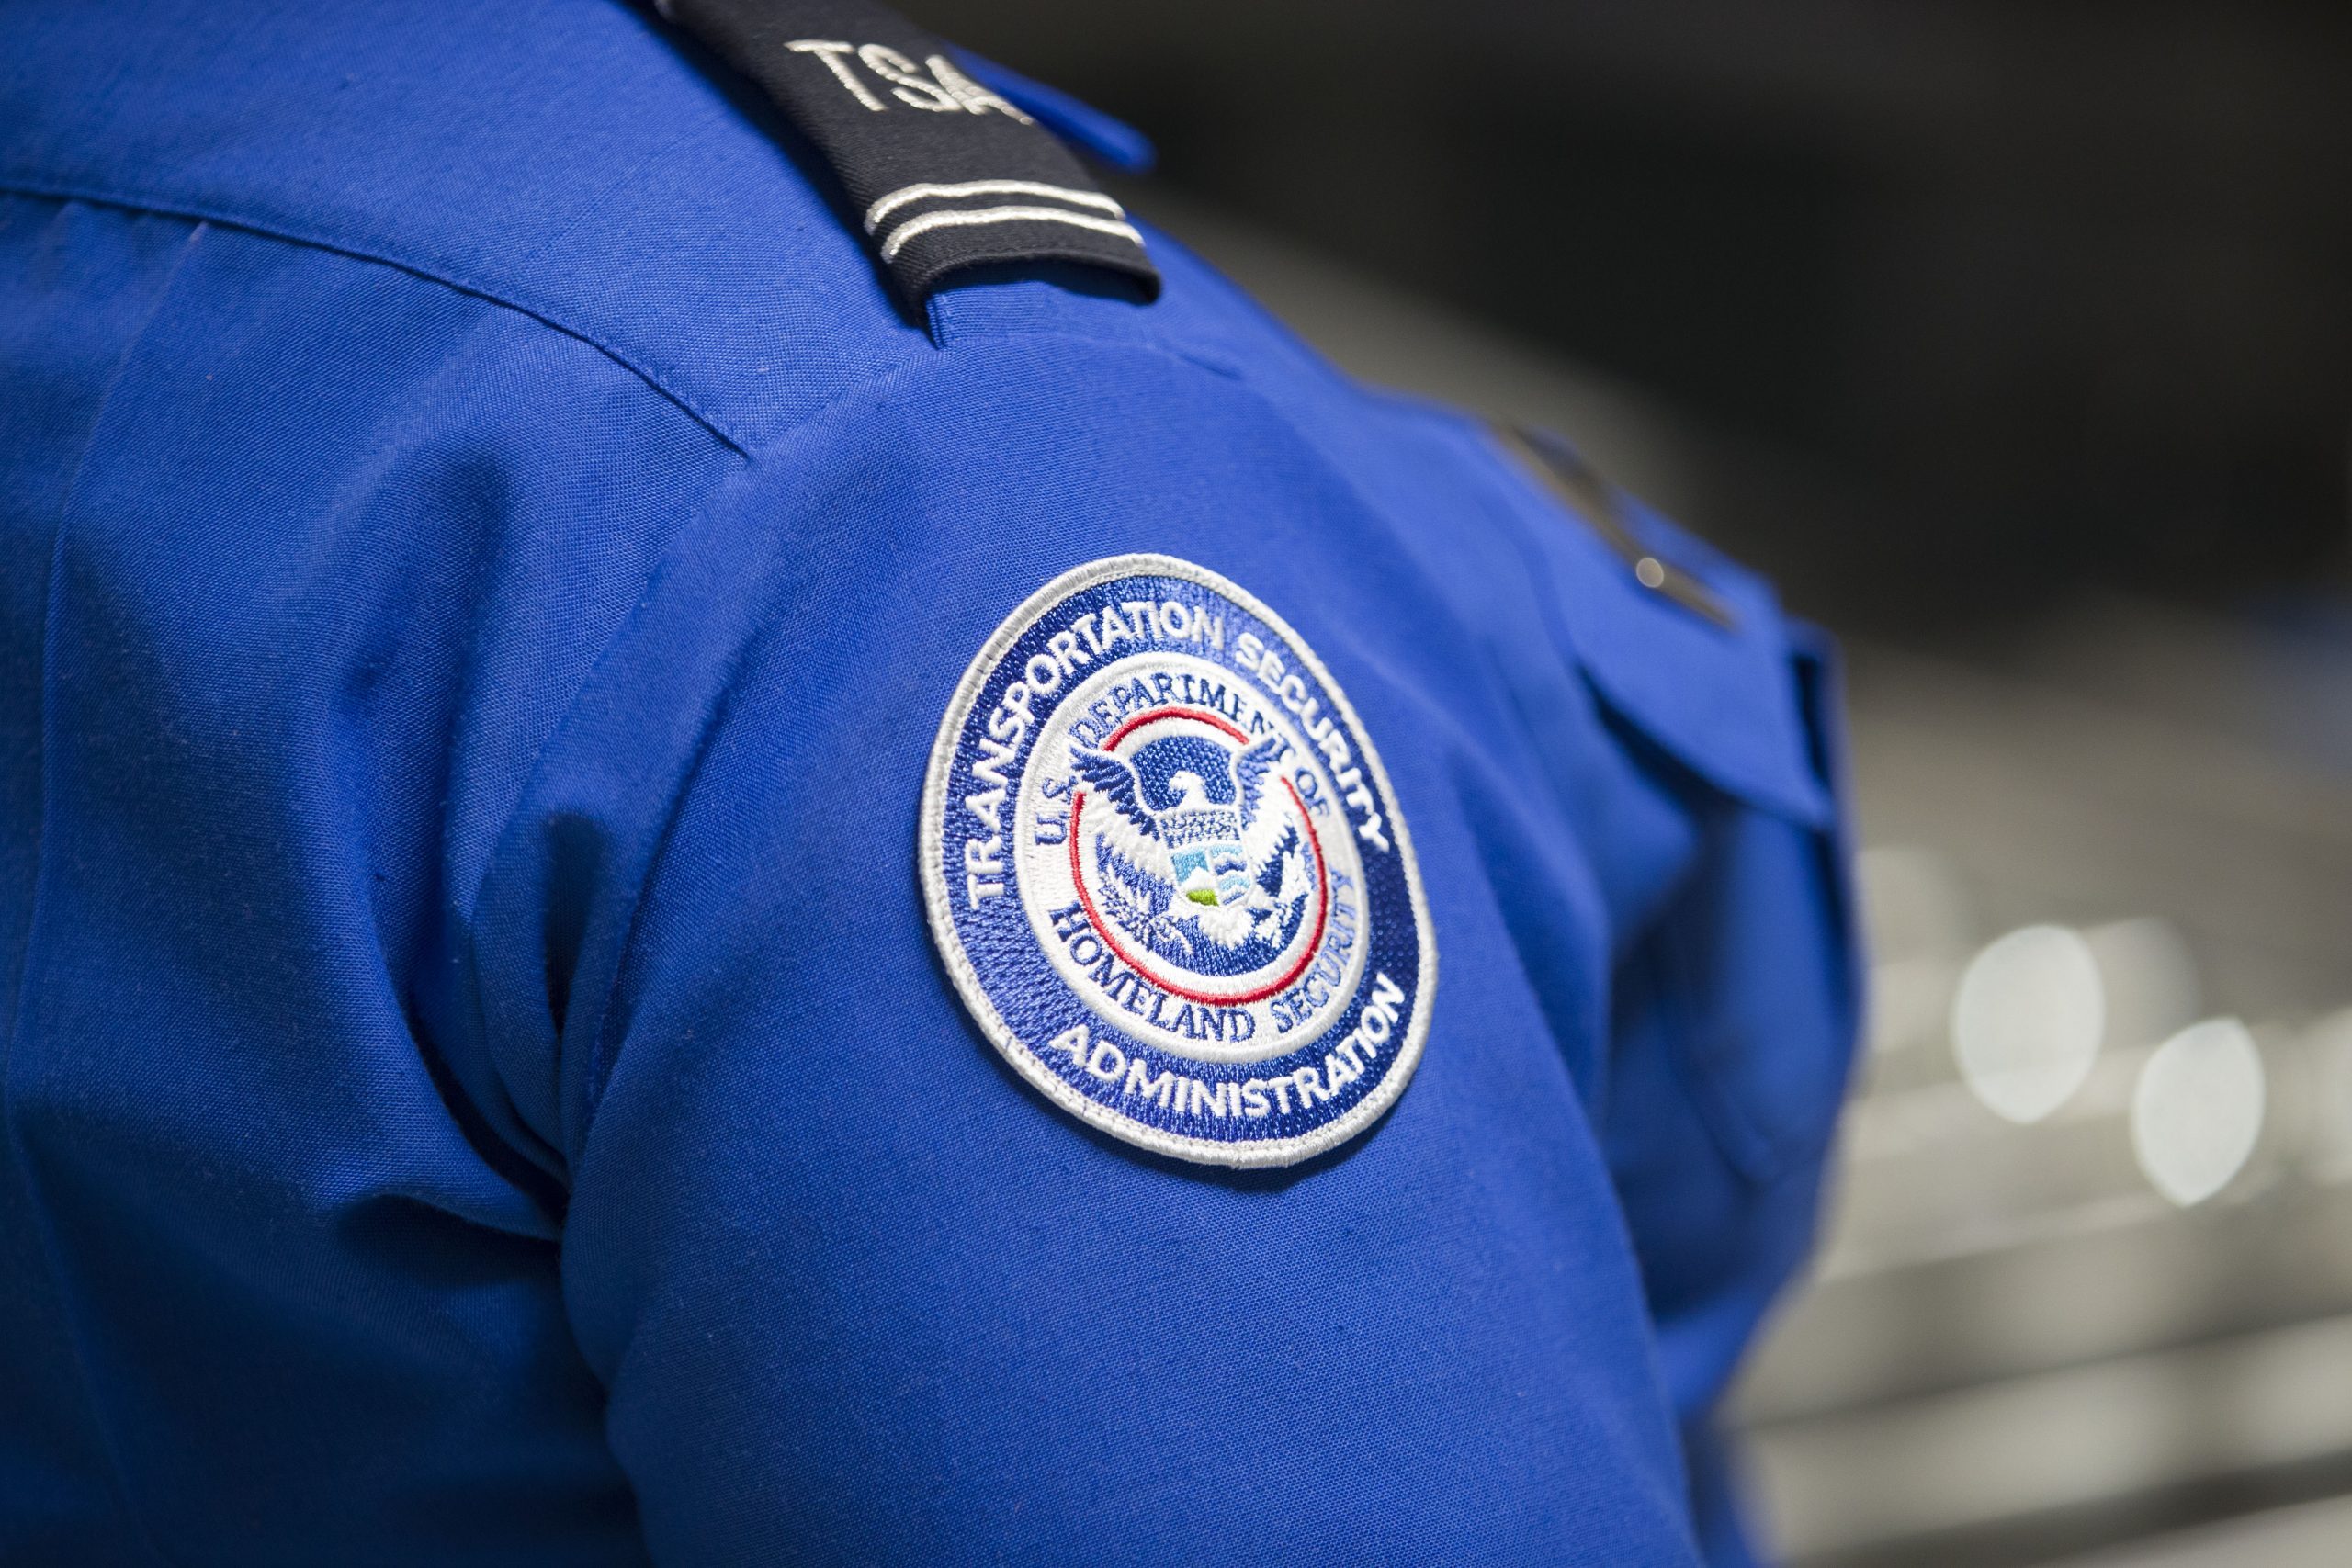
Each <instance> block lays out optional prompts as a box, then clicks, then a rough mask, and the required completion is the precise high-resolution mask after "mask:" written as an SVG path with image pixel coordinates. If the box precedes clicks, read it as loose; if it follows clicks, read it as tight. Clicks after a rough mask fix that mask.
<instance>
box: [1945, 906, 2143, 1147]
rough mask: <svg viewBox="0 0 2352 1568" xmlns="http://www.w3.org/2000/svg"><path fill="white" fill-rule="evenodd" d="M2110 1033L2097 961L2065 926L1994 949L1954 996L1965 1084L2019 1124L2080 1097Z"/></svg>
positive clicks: (2019, 934)
mask: <svg viewBox="0 0 2352 1568" xmlns="http://www.w3.org/2000/svg"><path fill="white" fill-rule="evenodd" d="M2106 1032H2107V992H2106V987H2105V986H2104V984H2103V983H2102V981H2101V979H2100V976H2099V967H2098V959H2097V958H2096V957H2095V956H2094V955H2093V954H2092V952H2091V948H2090V944H2089V943H2088V942H2085V941H2084V940H2083V938H2082V936H2081V934H2080V933H2078V932H2076V931H2071V930H2068V929H2067V928H2066V927H2064V926H2028V927H2026V928H2024V929H2023V930H2021V931H2011V932H2009V933H2008V934H2007V936H2004V937H2001V938H2000V939H1998V940H1997V941H1996V942H1993V943H1991V944H1990V945H1989V946H1987V947H1986V948H1985V950H1984V951H1983V952H1981V953H1978V954H1977V955H1976V956H1975V957H1974V958H1973V959H1971V960H1970V961H1969V964H1968V968H1967V970H1966V971H1965V972H1964V973H1963V974H1962V976H1961V977H1960V987H1959V989H1958V991H1957V992H1955V993H1954V995H1953V997H1952V1008H1951V1043H1952V1054H1953V1055H1954V1057H1955V1058H1956V1059H1957V1060H1958V1062H1959V1065H1960V1073H1961V1077H1962V1080H1963V1081H1965V1082H1966V1083H1967V1085H1968V1087H1969V1089H1971V1090H1973V1092H1974V1093H1975V1095H1976V1098H1977V1099H1979V1100H1983V1101H1984V1102H1985V1105H1986V1106H1987V1107H1988V1108H1990V1109H1991V1110H1992V1111H1994V1113H1995V1114H1996V1115H1999V1116H2002V1117H2006V1118H2007V1120H2009V1121H2011V1122H2039V1121H2041V1120H2042V1119H2043V1118H2044V1117H2046V1116H2048V1115H2049V1114H2050V1113H2051V1112H2052V1111H2056V1110H2057V1109H2058V1108H2059V1107H2060V1106H2062V1105H2064V1104H2065V1103H2066V1101H2067V1100H2069V1099H2071V1098H2073V1096H2074V1093H2075V1090H2076V1089H2080V1088H2082V1087H2083V1080H2084V1079H2086V1077H2089V1076H2090V1071H2091V1066H2092V1064H2093V1063H2094V1062H2095V1061H2097V1059H2098V1049H2099V1043H2100V1041H2101V1040H2102V1039H2103V1038H2104V1037H2105V1035H2106Z"/></svg>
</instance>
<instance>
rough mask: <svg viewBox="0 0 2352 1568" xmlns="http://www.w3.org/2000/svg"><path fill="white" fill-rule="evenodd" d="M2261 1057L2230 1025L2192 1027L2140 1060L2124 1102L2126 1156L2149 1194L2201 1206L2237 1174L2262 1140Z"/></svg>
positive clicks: (2240, 1027)
mask: <svg viewBox="0 0 2352 1568" xmlns="http://www.w3.org/2000/svg"><path fill="white" fill-rule="evenodd" d="M2265 1099H2266V1088H2265V1081H2264V1074H2263V1068H2262V1053H2261V1051H2260V1050H2258V1049H2257V1048H2256V1045H2255V1043H2254V1036H2253V1035H2251V1034H2249V1033H2248V1032H2246V1028H2245V1025H2244V1024H2242V1023H2240V1022H2239V1021H2237V1020H2236V1019H2233V1018H2213V1019H2207V1020H2206V1021H2203V1022H2202V1023H2193V1024H2191V1025H2189V1026H2188V1028H2187V1029H2184V1030H2182V1031H2181V1032H2179V1033H2177V1034H2176V1035H2174V1036H2173V1037H2172V1038H2171V1039H2169V1040H2167V1041H2165V1043H2163V1044H2162V1045H2159V1046H2157V1047H2156V1049H2155V1051H2154V1053H2153V1054H2152V1055H2150V1056H2149V1057H2148V1061H2147V1065H2146V1066H2144V1067H2143V1068H2142V1069H2141V1071H2140V1082H2139V1085H2138V1087H2137V1089H2134V1090H2133V1092H2132V1096H2131V1151H2132V1153H2133V1154H2134V1155H2136V1156H2139V1161H2140V1169H2141V1171H2142V1172H2143V1174H2145V1175H2146V1177H2147V1179H2148V1180H2149V1181H2150V1183H2152V1184H2153V1185H2154V1187H2155V1189H2156V1190H2157V1191H2159V1192H2161V1193H2163V1194H2164V1195H2165V1197H2166V1198H2168V1199H2170V1200H2171V1201H2173V1202H2175V1203H2177V1204H2179V1205H2180V1206H2181V1207H2182V1208H2184V1209H2185V1208H2188V1207H2189V1206H2191V1205H2192V1204H2197V1203H2201V1202H2203V1201H2205V1200H2206V1199H2208V1198H2211V1197H2212V1196H2213V1195H2214V1194H2215V1193H2217V1192H2219V1191H2221V1190H2222V1188H2224V1187H2227V1186H2228V1185H2229V1184H2230V1180H2231V1179H2232V1178H2233V1177H2235V1176H2236V1175H2237V1173H2238V1172H2239V1171H2240V1170H2242V1169H2244V1168H2245V1162H2246V1159H2247V1157H2248V1156H2251V1155H2252V1154H2253V1153H2254V1146H2255V1144H2256V1140H2257V1139H2259V1138H2260V1137H2261V1135H2262V1117H2263V1110H2264V1101H2265Z"/></svg>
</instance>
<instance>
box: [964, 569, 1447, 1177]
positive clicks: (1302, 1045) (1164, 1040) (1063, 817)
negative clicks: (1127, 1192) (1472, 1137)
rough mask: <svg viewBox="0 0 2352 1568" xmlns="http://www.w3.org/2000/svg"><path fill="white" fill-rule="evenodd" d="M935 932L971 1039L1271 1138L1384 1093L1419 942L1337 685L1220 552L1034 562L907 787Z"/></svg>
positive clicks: (1422, 959) (1152, 1137) (1042, 1070)
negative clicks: (924, 771) (1032, 584)
mask: <svg viewBox="0 0 2352 1568" xmlns="http://www.w3.org/2000/svg"><path fill="white" fill-rule="evenodd" d="M922 883H923V896H924V900H925V902H926V903H927V904H928V906H929V908H930V915H931V930H932V935H933V938H934V939H935V940H936V941H937V942H938V943H939V950H940V952H941V953H942V954H943V955H944V957H945V959H946V962H947V967H948V970H949V972H950V973H951V974H953V975H954V976H955V977H956V987H957V988H958V989H959V990H961V991H962V992H963V995H964V1001H965V1003H966V1005H967V1006H968V1007H969V1008H970V1009H971V1010H972V1013H973V1016H974V1017H976V1018H978V1020H979V1021H980V1025H981V1027H982V1028H984V1029H985V1030H986V1031H987V1032H988V1035H989V1039H990V1040H992V1041H994V1042H995V1043H996V1047H997V1049H998V1050H999V1051H1001V1052H1002V1053H1003V1054H1004V1055H1005V1058H1006V1059H1007V1060H1008V1061H1010V1062H1012V1065H1013V1066H1015V1067H1017V1068H1019V1069H1020V1070H1021V1073H1022V1076H1023V1077H1026V1078H1027V1079H1028V1080H1029V1081H1030V1082H1031V1083H1033V1084H1035V1085H1036V1086H1037V1087H1038V1088H1039V1089H1043V1090H1044V1091H1045V1092H1046V1094H1047V1095H1049V1096H1051V1097H1052V1098H1053V1100H1055V1101H1056V1102H1057V1103H1058V1104H1060V1105H1061V1106H1063V1107H1064V1108H1065V1109H1067V1110H1069V1111H1071V1112H1072V1113H1073V1114H1075V1115H1078V1116H1080V1117H1082V1118H1083V1119H1084V1120H1086V1121H1088V1122H1092V1123H1093V1124H1094V1125H1095V1126H1097V1127H1100V1128H1103V1130H1104V1131H1106V1132H1108V1133H1111V1134H1115V1135H1116V1136H1118V1137H1121V1138H1125V1140H1127V1141H1128V1142H1129V1143H1132V1144H1137V1145H1142V1146H1143V1147H1145V1148H1148V1149H1152V1150H1155V1151H1157V1152H1159V1153H1160V1154H1164V1155H1173V1156H1176V1157H1178V1158H1180V1159H1189V1160H1198V1161H1202V1162H1204V1163H1208V1164H1214V1165H1229V1166H1265V1165H1289V1164H1291V1163H1293V1162H1295V1161H1297V1160H1302V1159H1305V1158H1306V1157H1307V1156H1310V1155H1315V1154H1319V1153H1320V1152H1322V1151H1323V1150H1325V1149H1328V1148H1330V1147H1332V1146H1333V1145H1337V1144H1340V1143H1343V1142H1345V1141H1346V1140H1347V1139H1349V1138H1351V1137H1353V1136H1354V1135H1355V1134H1357V1133H1360V1132H1362V1131H1363V1129H1364V1128H1365V1127H1367V1126H1369V1125H1371V1124H1372V1122H1374V1120H1375V1119H1376V1118H1377V1117H1378V1116H1379V1115H1380V1113H1381V1112H1382V1111H1385V1110H1386V1109H1387V1108H1388V1107H1389V1106H1390V1105H1391V1104H1392V1103H1394V1102H1395V1100H1396V1099H1397V1096H1398V1095H1399V1094H1401V1093H1403V1092H1404V1089H1405V1084H1406V1080H1408V1078H1410V1077H1412V1074H1413V1066H1414V1063H1415V1062H1416V1061H1417V1060H1418V1059H1419V1055H1420V1052H1421V1042H1422V1040H1423V1038H1424V1036H1426V1034H1427V1033H1428V1032H1429V1017H1430V997H1431V994H1432V992H1433V990H1434V988H1435V986H1436V982H1437V949H1436V946H1435V944H1434V942H1433V941H1432V939H1431V936H1430V919H1429V910H1428V908H1427V906H1426V905H1425V904H1424V902H1423V900H1422V896H1421V880H1420V870H1419V866H1417V865H1416V864H1415V863H1414V861H1413V846H1412V840H1411V839H1410V837H1409V836H1408V834H1407V833H1406V830H1405V823H1404V820H1403V819H1402V818H1400V817H1399V816H1398V815H1397V800H1396V796H1395V795H1394V794H1393V793H1392V792H1391V790H1390V789H1389V785H1388V775H1387V774H1386V773H1385V772H1383V771H1382V769H1381V766H1380V759H1379V757H1378V756H1377V755H1376V754H1375V753H1374V750H1373V749H1372V742H1371V740H1370V739H1369V738H1368V737H1366V736H1365V734H1364V732H1363V725H1362V724H1361V723H1360V722H1359V721H1358V719H1357V718H1356V715H1355V710H1354V709H1353V708H1351V707H1350V706H1349V705H1348V699H1347V698H1346V697H1345V696H1344V695H1342V694H1340V688H1339V687H1338V686H1337V685H1336V684H1335V683H1334V682H1332V680H1331V675H1330V671H1327V670H1325V669H1324V668H1323V664H1322V661H1321V660H1317V658H1316V657H1315V655H1314V654H1313V652H1311V651H1310V650H1309V649H1307V647H1306V644H1305V643H1303V642H1301V641H1300V640H1299V638H1298V635H1297V634H1296V633H1295V632H1294V631H1292V630H1291V629H1290V627H1289V626H1285V625H1284V624H1283V621H1282V618H1281V617H1280V616H1278V615H1275V614H1274V613H1273V612H1272V610H1269V609H1268V608H1266V606H1265V605H1263V604H1260V603H1258V601H1257V600H1255V599H1253V598H1251V597H1250V595H1249V594H1248V593H1245V592H1242V591H1241V590H1240V589H1239V588H1237V587H1236V586H1234V585H1233V584H1232V583H1230V582H1228V581H1226V580H1225V579H1224V578H1222V577H1219V576H1217V575H1216V573H1215V572H1212V571H1207V570H1203V569H1202V568H1200V567H1197V566H1193V565H1192V564H1190V563H1189V562H1185V561H1181V560H1176V559H1174V558H1170V557H1167V556H1120V557H1117V558H1114V559H1110V560H1100V561H1096V562H1094V563H1093V564H1092V565H1091V566H1083V567H1080V568H1079V569H1078V570H1075V571H1071V572H1069V573H1067V574H1066V575H1064V576H1062V577H1060V578H1058V579H1057V580H1056V581H1053V582H1051V583H1048V584H1047V585H1046V587H1045V588H1043V589H1041V590H1040V591H1039V592H1037V593H1035V595H1033V596H1032V597H1031V599H1030V600H1029V602H1028V603H1027V604H1023V605H1022V606H1021V608H1020V609H1019V610H1017V611H1015V612H1013V615H1012V618H1011V619H1010V620H1008V621H1006V622H1005V623H1004V625H1003V626H999V627H998V628H997V631H996V635H995V636H994V637H990V638H989V641H988V645H987V646H986V647H985V648H983V649H980V652H979V656H978V658H977V659H975V660H973V661H972V667H971V669H970V670H968V671H966V673H965V676H964V681H963V684H962V685H960V686H958V687H957V688H956V697H955V700H954V701H953V702H951V703H950V704H949V705H948V707H947V716H946V718H945V719H944V721H943V722H942V723H941V725H940V728H939V739H938V741H937V743H936V744H935V745H934V746H933V749H932V754H931V773H930V776H929V777H928V779H927V780H926V781H925V784H924V789H923V801H922Z"/></svg>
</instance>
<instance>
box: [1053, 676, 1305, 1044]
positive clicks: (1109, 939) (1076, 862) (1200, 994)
mask: <svg viewBox="0 0 2352 1568" xmlns="http://www.w3.org/2000/svg"><path fill="white" fill-rule="evenodd" d="M1163 718H1189V719H1192V720H1193V721H1195V722H1197V723H1200V724H1205V725H1210V726H1213V727H1214V728H1217V729H1221V730H1223V731H1224V732H1225V733H1226V734H1227V735H1228V736H1231V737H1232V738H1233V739H1236V740H1238V741H1240V742H1241V743H1242V744H1244V745H1247V744H1249V740H1250V737H1249V736H1248V735H1246V734H1244V733H1243V732H1242V730H1241V728H1240V727H1239V726H1238V725H1235V724H1231V723H1228V722H1227V720H1226V719H1225V718H1223V717H1222V716H1219V715H1216V714H1210V713H1203V712H1201V711H1200V710H1198V709H1196V708H1173V707H1171V708H1154V709H1152V710H1151V711H1150V712H1149V713H1139V714H1137V715H1136V716H1135V717H1133V718H1131V719H1129V720H1127V722H1126V723H1125V724H1123V725H1121V726H1119V728H1116V729H1114V730H1113V731H1112V732H1111V735H1110V739H1107V740H1105V741H1103V750H1105V751H1108V750H1110V749H1111V748H1112V747H1114V746H1116V745H1117V744H1118V743H1119V742H1120V741H1121V740H1123V739H1125V738H1126V737H1127V735H1128V734H1129V733H1130V732H1131V731H1133V730H1136V729H1139V728H1142V727H1143V726H1145V725H1147V724H1150V723H1153V722H1155V721H1157V720H1159V719H1163ZM1283 788H1284V789H1286V790H1288V791H1290V799H1291V804H1292V805H1294V806H1295V807H1298V821H1299V825H1300V826H1301V827H1303V828H1305V829H1306V843H1307V847H1308V848H1309V849H1311V850H1313V851H1314V852H1315V934H1314V935H1313V936H1311V937H1309V938H1308V939H1307V942H1306V946H1305V947H1303V948H1301V949H1300V950H1299V954H1298V962H1297V963H1295V964H1292V965H1291V966H1290V971H1289V973H1287V974H1285V975H1283V976H1282V978H1280V979H1278V980H1276V981H1274V982H1272V984H1271V985H1266V986H1261V987H1258V988H1257V989H1256V990H1252V991H1245V992H1243V993H1241V994H1239V995H1238V996H1230V997H1220V996H1212V995H1210V994H1209V993H1207V992H1204V991H1193V990H1187V989H1185V988H1184V987H1182V986H1171V985H1170V984H1169V983H1168V982H1167V981H1165V980H1162V979H1160V978H1159V971H1158V970H1157V969H1154V968H1151V967H1149V966H1148V965H1146V964H1141V963H1139V962H1137V961H1136V956H1135V954H1133V953H1129V952H1128V951H1127V950H1126V949H1125V947H1122V946H1121V945H1120V944H1119V939H1118V938H1117V937H1114V936H1113V935H1112V934H1111V927H1110V923H1109V922H1108V921H1106V920H1104V919H1103V915H1102V911H1100V910H1098V909H1097V908H1095V907H1094V895H1093V894H1091V893H1089V892H1088V891H1087V890H1086V872H1085V864H1084V862H1082V861H1081V860H1080V858H1079V853H1078V846H1079V842H1080V830H1079V828H1080V813H1081V812H1083V811H1084V809H1085V807H1086V792H1085V791H1084V790H1082V789H1081V790H1078V791H1076V792H1074V793H1073V794H1072V795H1070V800H1069V879H1070V883H1071V885H1072V886H1075V887H1076V888H1077V889H1078V901H1079V903H1080V905H1081V906H1083V907H1084V908H1085V910H1086V919H1087V920H1088V922H1089V923H1091V925H1092V926H1093V927H1094V934H1095V935H1096V936H1098V937H1100V938H1102V939H1103V945H1104V946H1105V947H1108V948H1109V949H1110V950H1111V951H1112V952H1113V953H1115V954H1116V955H1117V956H1118V957H1119V959H1120V960H1121V961H1122V962H1123V963H1125V964H1126V966H1127V967H1128V968H1130V969H1132V970H1134V971H1135V972H1136V974H1138V975H1142V976H1148V978H1149V979H1150V980H1151V982H1152V983H1153V984H1154V985H1156V986H1158V987H1159V988H1160V989H1161V990H1163V991H1166V992H1167V993H1168V994H1169V995H1170V996H1171V997H1181V998H1183V999H1184V1000H1185V1001H1188V1002H1200V1003H1202V1004H1203V1005H1204V1006H1207V1007H1244V1006H1247V1005H1248V1004H1250V1003H1251V1002H1262V1001H1264V1000H1265V999H1266V998H1268V997H1271V996H1274V995H1277V994H1279V993H1280V992H1282V991H1284V990H1286V989H1288V988H1289V987H1290V984H1291V982H1292V981H1294V980H1296V979H1297V978H1298V977H1299V976H1301V975H1304V974H1306V966H1307V965H1308V964H1311V963H1313V962H1314V961H1315V955H1316V954H1317V953H1319V952H1321V951H1322V948H1323V929H1324V926H1325V925H1326V924H1327V923H1328V922H1329V919H1330V918H1331V878H1330V874H1329V872H1328V871H1326V870H1325V869H1324V865H1323V839H1322V836H1321V835H1320V834H1318V833H1317V832H1316V831H1315V819H1314V818H1313V817H1312V816H1311V815H1309V814H1308V812H1307V809H1306V801H1304V800H1301V799H1300V798H1299V795H1298V786H1297V785H1296V784H1293V783H1291V782H1290V779H1289V776H1288V775H1287V774H1285V775H1284V776H1283Z"/></svg>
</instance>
